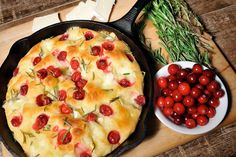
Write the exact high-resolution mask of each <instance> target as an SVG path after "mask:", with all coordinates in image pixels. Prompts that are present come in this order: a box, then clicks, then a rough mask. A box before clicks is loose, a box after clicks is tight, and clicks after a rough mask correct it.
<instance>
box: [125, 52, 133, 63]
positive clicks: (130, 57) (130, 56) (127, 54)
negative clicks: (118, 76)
mask: <svg viewBox="0 0 236 157" xmlns="http://www.w3.org/2000/svg"><path fill="white" fill-rule="evenodd" d="M125 55H126V57H127V58H128V59H129V61H130V62H133V61H134V57H133V55H132V54H130V53H126V54H125Z"/></svg>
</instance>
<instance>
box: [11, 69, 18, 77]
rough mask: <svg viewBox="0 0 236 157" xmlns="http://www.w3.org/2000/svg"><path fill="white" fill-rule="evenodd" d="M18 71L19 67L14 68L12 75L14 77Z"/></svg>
mask: <svg viewBox="0 0 236 157" xmlns="http://www.w3.org/2000/svg"><path fill="white" fill-rule="evenodd" d="M18 73H19V68H18V67H17V68H15V70H14V71H13V74H12V75H13V77H15V76H16V75H17V74H18Z"/></svg>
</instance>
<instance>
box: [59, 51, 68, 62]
mask: <svg viewBox="0 0 236 157" xmlns="http://www.w3.org/2000/svg"><path fill="white" fill-rule="evenodd" d="M66 56H67V52H66V51H61V52H60V53H59V54H58V56H57V59H58V60H59V61H65V60H66Z"/></svg>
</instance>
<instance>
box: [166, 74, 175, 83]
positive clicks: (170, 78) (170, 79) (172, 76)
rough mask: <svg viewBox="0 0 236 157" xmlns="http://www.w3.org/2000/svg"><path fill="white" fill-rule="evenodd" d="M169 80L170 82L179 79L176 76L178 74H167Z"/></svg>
mask: <svg viewBox="0 0 236 157" xmlns="http://www.w3.org/2000/svg"><path fill="white" fill-rule="evenodd" d="M167 80H168V82H170V81H175V80H177V77H176V75H169V76H167Z"/></svg>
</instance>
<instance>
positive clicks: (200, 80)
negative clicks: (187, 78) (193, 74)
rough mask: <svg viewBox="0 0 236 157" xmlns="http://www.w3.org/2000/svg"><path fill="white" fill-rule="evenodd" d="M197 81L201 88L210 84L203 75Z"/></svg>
mask: <svg viewBox="0 0 236 157" xmlns="http://www.w3.org/2000/svg"><path fill="white" fill-rule="evenodd" d="M198 80H199V82H200V84H201V85H203V86H206V85H208V84H209V83H210V81H211V80H210V79H209V77H207V76H205V75H201V76H200V77H199V79H198Z"/></svg>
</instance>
